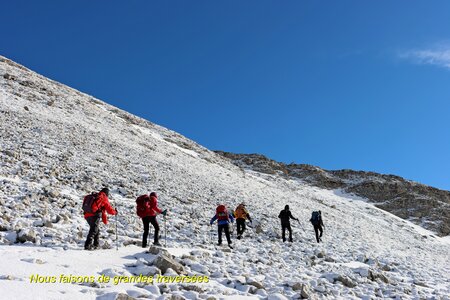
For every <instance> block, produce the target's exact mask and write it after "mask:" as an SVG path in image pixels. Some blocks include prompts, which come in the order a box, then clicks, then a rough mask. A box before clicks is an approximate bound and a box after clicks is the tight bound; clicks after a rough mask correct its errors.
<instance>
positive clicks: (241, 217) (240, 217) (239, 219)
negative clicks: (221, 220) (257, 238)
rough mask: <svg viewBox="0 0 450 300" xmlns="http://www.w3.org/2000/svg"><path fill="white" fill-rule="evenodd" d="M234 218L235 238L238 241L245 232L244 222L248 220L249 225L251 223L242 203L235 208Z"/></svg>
mask: <svg viewBox="0 0 450 300" xmlns="http://www.w3.org/2000/svg"><path fill="white" fill-rule="evenodd" d="M234 216H235V217H236V226H237V238H238V240H240V239H241V238H242V234H244V231H245V220H247V219H248V220H249V221H250V223H252V218H250V214H249V213H248V210H247V208H246V207H245V204H244V203H241V204H239V205H238V206H237V207H236V209H235V211H234Z"/></svg>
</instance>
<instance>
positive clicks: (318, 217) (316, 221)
mask: <svg viewBox="0 0 450 300" xmlns="http://www.w3.org/2000/svg"><path fill="white" fill-rule="evenodd" d="M310 221H311V223H312V224H313V226H314V231H315V233H316V240H317V242H318V243H320V242H321V241H322V239H321V237H322V233H323V228H322V227H325V225H323V221H322V212H321V211H320V210H319V211H313V213H312V216H311V219H310Z"/></svg>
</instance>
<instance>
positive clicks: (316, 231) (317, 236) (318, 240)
mask: <svg viewBox="0 0 450 300" xmlns="http://www.w3.org/2000/svg"><path fill="white" fill-rule="evenodd" d="M314 232H315V233H316V240H317V242H320V239H319V227H318V226H314Z"/></svg>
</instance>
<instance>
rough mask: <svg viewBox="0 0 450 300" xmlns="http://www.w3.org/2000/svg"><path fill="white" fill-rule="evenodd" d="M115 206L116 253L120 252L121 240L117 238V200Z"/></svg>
mask: <svg viewBox="0 0 450 300" xmlns="http://www.w3.org/2000/svg"><path fill="white" fill-rule="evenodd" d="M114 206H115V207H116V251H119V239H118V236H117V214H118V213H117V199H114Z"/></svg>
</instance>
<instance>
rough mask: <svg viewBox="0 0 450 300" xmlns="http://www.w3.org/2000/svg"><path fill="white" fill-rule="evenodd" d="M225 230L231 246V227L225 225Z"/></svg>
mask: <svg viewBox="0 0 450 300" xmlns="http://www.w3.org/2000/svg"><path fill="white" fill-rule="evenodd" d="M224 230H225V236H226V238H227V242H228V245H231V237H230V227H229V226H228V224H227V225H224Z"/></svg>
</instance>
